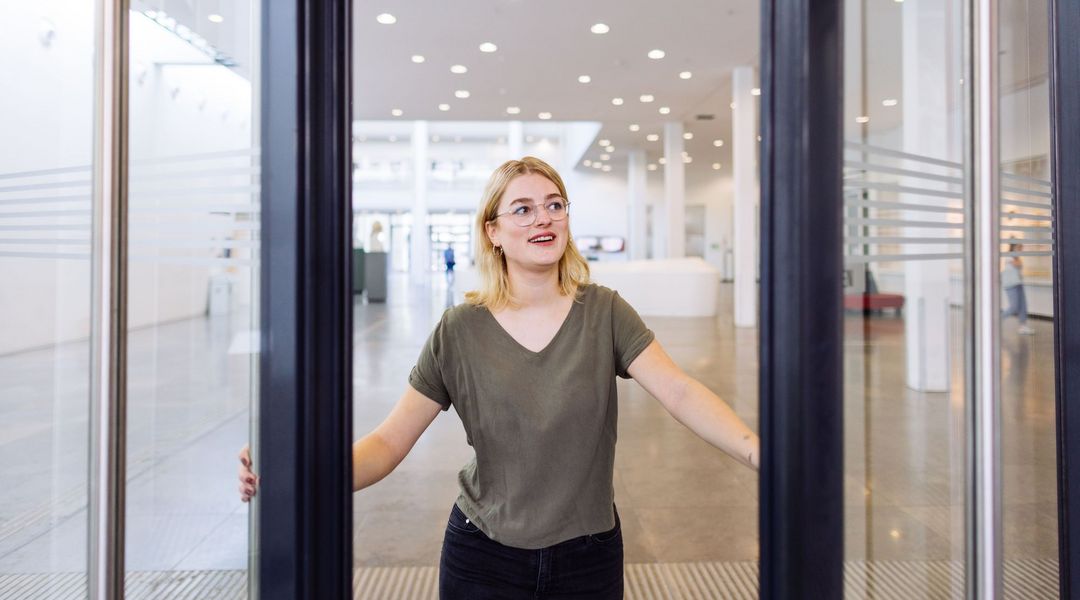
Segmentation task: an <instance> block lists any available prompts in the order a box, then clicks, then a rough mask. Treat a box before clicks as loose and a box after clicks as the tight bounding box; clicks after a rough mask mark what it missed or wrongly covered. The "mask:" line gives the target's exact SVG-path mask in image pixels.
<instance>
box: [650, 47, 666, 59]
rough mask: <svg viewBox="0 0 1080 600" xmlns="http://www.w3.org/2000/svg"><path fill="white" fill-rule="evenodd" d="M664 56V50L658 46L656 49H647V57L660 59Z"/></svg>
mask: <svg viewBox="0 0 1080 600" xmlns="http://www.w3.org/2000/svg"><path fill="white" fill-rule="evenodd" d="M664 56H666V55H665V54H664V51H663V50H660V49H659V48H658V49H656V50H649V58H651V59H653V60H660V59H661V58H664Z"/></svg>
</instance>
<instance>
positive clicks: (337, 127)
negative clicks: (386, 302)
mask: <svg viewBox="0 0 1080 600" xmlns="http://www.w3.org/2000/svg"><path fill="white" fill-rule="evenodd" d="M260 5H261V12H262V14H261V17H262V23H261V26H262V49H261V52H262V65H261V69H260V71H261V94H262V104H261V109H262V116H261V131H262V142H261V155H262V171H261V190H262V242H263V243H262V245H261V248H262V255H261V271H260V273H261V281H260V293H261V294H260V331H261V345H262V348H261V351H262V353H261V357H260V372H259V411H258V423H257V425H256V426H257V427H258V435H257V436H256V439H257V444H256V446H255V448H254V452H253V458H254V460H255V463H256V468H257V470H258V472H260V473H261V474H263V479H262V481H261V484H260V490H259V495H258V497H257V498H256V502H257V506H256V515H257V516H256V518H255V520H256V523H257V529H256V535H257V538H258V541H257V548H256V552H257V558H256V560H255V563H254V566H255V569H256V570H257V573H256V574H254V576H253V577H252V578H251V581H252V584H253V585H254V586H257V589H256V590H254V591H255V592H256V593H255V595H256V596H257V597H259V598H261V599H262V600H267V599H275V600H276V599H282V600H285V599H289V600H294V599H298V598H305V599H306V598H310V599H320V600H321V599H326V598H351V597H352V453H351V452H350V447H351V441H352V284H351V277H352V272H351V251H350V248H351V246H352V201H351V198H352V187H351V183H352V158H351V146H352V141H351V139H352V137H351V125H352V121H351V102H350V99H351V80H352V74H351V57H352V51H351V39H350V35H351V33H350V31H351V18H350V17H351V12H352V11H351V2H350V0H336V1H320V0H281V1H272V0H262V2H261V3H260Z"/></svg>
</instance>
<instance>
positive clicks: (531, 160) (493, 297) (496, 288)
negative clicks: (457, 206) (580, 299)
mask: <svg viewBox="0 0 1080 600" xmlns="http://www.w3.org/2000/svg"><path fill="white" fill-rule="evenodd" d="M529 174H536V175H540V176H542V177H544V178H545V179H547V180H548V181H550V182H551V183H554V184H555V187H557V188H559V193H560V194H562V197H563V198H567V200H569V198H568V197H567V195H566V186H565V185H564V184H563V180H562V177H559V173H558V172H557V171H555V169H554V168H552V166H551V165H549V164H547V163H546V162H544V161H542V160H540V159H539V158H535V157H532V156H526V157H525V158H522V159H521V160H508V161H506V162H504V163H503V164H502V166H500V167H499V168H498V169H495V172H494V173H492V174H491V178H490V179H488V183H487V186H486V187H485V188H484V195H483V196H482V197H481V198H480V208H479V210H478V211H477V213H476V230H477V234H478V235H477V236H476V265H477V268H478V269H479V271H480V289H479V290H475V291H472V292H468V293H466V294H465V301H466V302H468V303H469V304H472V305H475V306H484V307H486V308H487V309H488V310H493V311H494V310H500V309H502V308H505V307H507V306H510V307H515V306H517V301H516V300H515V299H514V296H513V294H512V293H511V292H510V278H509V275H508V273H507V270H506V256H505V255H504V254H503V253H501V252H500V253H498V254H496V253H495V246H494V245H493V244H492V243H491V238H489V237H488V235H487V227H486V226H487V224H488V223H490V222H492V221H494V220H495V219H496V215H498V212H499V201H500V200H502V197H503V194H504V193H505V192H506V188H507V186H509V185H510V182H511V181H513V180H514V179H515V178H517V177H520V176H521V175H529ZM588 283H589V263H588V262H586V261H585V257H584V256H582V255H581V252H578V249H577V246H575V245H574V240H573V239H572V238H571V239H569V240H567V242H566V250H565V251H563V255H562V258H560V259H559V291H560V292H561V293H562V295H564V296H570V295H574V296H576V295H577V293H578V292H579V290H580V289H581V288H582V287H584V286H585V285H587V284H588Z"/></svg>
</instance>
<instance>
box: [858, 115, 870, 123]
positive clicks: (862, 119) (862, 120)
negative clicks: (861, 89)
mask: <svg viewBox="0 0 1080 600" xmlns="http://www.w3.org/2000/svg"><path fill="white" fill-rule="evenodd" d="M855 122H856V123H860V124H861V123H869V122H870V117H867V116H866V115H863V116H861V117H855Z"/></svg>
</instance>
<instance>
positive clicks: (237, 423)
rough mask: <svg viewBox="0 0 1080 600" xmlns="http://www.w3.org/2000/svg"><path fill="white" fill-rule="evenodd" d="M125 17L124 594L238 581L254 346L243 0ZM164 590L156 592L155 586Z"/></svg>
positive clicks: (253, 119) (250, 48)
mask: <svg viewBox="0 0 1080 600" xmlns="http://www.w3.org/2000/svg"><path fill="white" fill-rule="evenodd" d="M140 8H141V10H136V11H133V12H132V13H131V46H130V51H131V57H130V60H131V85H130V94H131V101H130V124H129V127H130V162H131V167H130V226H129V230H130V239H131V245H130V253H129V256H130V260H129V263H128V277H129V279H128V288H129V297H128V326H129V329H128V369H127V373H128V416H127V427H128V432H127V435H128V437H127V453H128V454H127V481H128V484H127V517H126V518H127V521H126V534H127V540H126V552H125V558H126V570H127V581H126V583H127V590H128V593H129V596H130V597H145V598H150V597H153V598H167V597H172V594H178V593H179V590H180V589H181V587H183V586H192V587H195V588H198V589H211V588H213V589H222V588H224V589H231V590H235V591H236V592H240V590H241V589H242V587H243V585H244V584H245V579H246V575H245V570H246V568H247V557H248V543H247V542H248V517H247V513H248V505H247V504H243V503H241V502H239V500H238V498H237V494H236V462H235V457H236V453H237V451H238V450H239V449H240V447H241V446H242V445H243V444H244V443H245V442H247V440H248V432H249V428H250V422H251V415H250V407H251V406H252V404H253V402H254V399H255V394H256V388H255V385H256V381H257V378H256V371H255V364H256V360H257V352H258V347H259V346H258V318H257V307H258V281H257V279H258V278H257V274H258V259H259V249H258V245H259V223H260V219H259V188H258V184H259V168H258V165H259V157H258V144H257V139H256V134H255V131H256V129H257V127H255V125H256V124H257V122H258V98H257V95H256V92H257V90H258V82H257V81H256V75H255V74H256V73H258V68H257V65H256V64H255V63H254V60H253V57H254V56H256V54H257V52H256V48H257V45H256V44H257V31H258V27H257V23H258V19H256V18H254V15H253V13H252V11H253V3H252V2H250V1H246V0H245V1H243V2H232V3H219V2H194V3H189V2H174V1H169V0H160V1H158V2H153V3H149V2H148V3H146V4H145V5H144V6H141V7H140ZM163 590H166V591H163Z"/></svg>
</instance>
